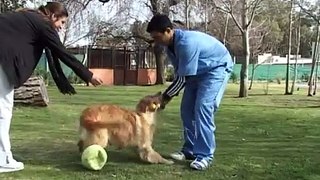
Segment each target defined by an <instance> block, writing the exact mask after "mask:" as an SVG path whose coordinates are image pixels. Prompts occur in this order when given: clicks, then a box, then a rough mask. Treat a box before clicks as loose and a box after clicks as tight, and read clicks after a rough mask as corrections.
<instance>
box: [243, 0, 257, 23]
mask: <svg viewBox="0 0 320 180" xmlns="http://www.w3.org/2000/svg"><path fill="white" fill-rule="evenodd" d="M253 2H255V3H254V6H253V7H252V9H251V15H250V19H249V21H248V24H246V25H245V26H246V28H248V27H249V26H250V25H251V23H252V21H253V18H254V16H255V13H256V10H257V7H258V5H259V4H260V3H261V0H255V1H253ZM253 2H252V3H253Z"/></svg>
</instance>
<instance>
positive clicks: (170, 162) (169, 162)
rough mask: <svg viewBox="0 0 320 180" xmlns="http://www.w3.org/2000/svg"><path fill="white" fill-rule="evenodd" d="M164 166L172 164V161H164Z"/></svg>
mask: <svg viewBox="0 0 320 180" xmlns="http://www.w3.org/2000/svg"><path fill="white" fill-rule="evenodd" d="M165 164H169V165H170V164H174V161H172V160H166V161H165Z"/></svg>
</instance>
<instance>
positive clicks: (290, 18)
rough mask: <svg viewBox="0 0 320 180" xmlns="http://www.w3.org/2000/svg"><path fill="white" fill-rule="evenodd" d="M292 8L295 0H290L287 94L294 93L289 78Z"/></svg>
mask: <svg viewBox="0 0 320 180" xmlns="http://www.w3.org/2000/svg"><path fill="white" fill-rule="evenodd" d="M292 9H293V0H291V2H290V13H289V39H288V57H287V73H286V90H285V93H284V94H286V95H289V94H292V93H290V92H289V79H290V57H291V39H292V38H291V35H292Z"/></svg>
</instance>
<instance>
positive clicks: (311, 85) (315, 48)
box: [308, 23, 320, 96]
mask: <svg viewBox="0 0 320 180" xmlns="http://www.w3.org/2000/svg"><path fill="white" fill-rule="evenodd" d="M319 27H320V24H319V23H318V24H317V38H316V42H315V44H314V48H313V49H314V50H313V57H312V65H311V72H310V77H309V82H308V84H309V88H308V96H312V94H311V92H312V87H313V73H314V68H315V65H316V59H317V58H316V57H317V54H318V43H319Z"/></svg>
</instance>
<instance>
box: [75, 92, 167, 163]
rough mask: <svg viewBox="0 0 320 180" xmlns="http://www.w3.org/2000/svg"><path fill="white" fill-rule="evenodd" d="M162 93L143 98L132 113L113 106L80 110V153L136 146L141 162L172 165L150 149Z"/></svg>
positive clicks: (94, 106) (99, 106)
mask: <svg viewBox="0 0 320 180" xmlns="http://www.w3.org/2000/svg"><path fill="white" fill-rule="evenodd" d="M161 102H162V99H161V92H159V93H157V94H155V95H148V96H145V97H144V98H142V99H141V100H140V101H139V103H138V104H137V105H136V111H131V110H128V109H125V108H122V107H120V106H116V105H106V104H105V105H93V106H90V107H88V108H86V109H84V110H83V112H82V114H81V116H80V121H79V134H80V140H79V142H78V147H79V151H80V152H82V151H83V150H84V149H85V148H86V147H88V146H90V145H93V144H98V145H100V146H102V147H105V148H106V147H107V146H108V145H114V146H116V147H118V148H120V149H121V148H125V147H136V148H137V150H138V153H139V156H140V158H141V160H143V161H145V162H149V163H154V164H157V163H161V164H172V163H173V161H171V160H167V159H165V158H163V157H162V156H161V155H160V154H159V153H158V152H156V151H155V150H154V149H153V148H152V140H153V135H154V132H155V126H156V112H157V110H158V109H159V107H160V105H161Z"/></svg>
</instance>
